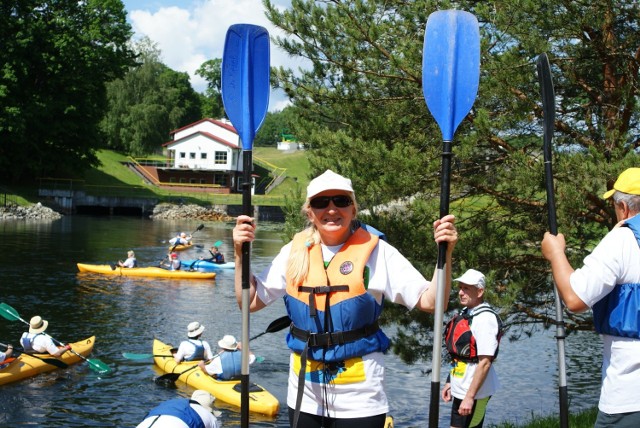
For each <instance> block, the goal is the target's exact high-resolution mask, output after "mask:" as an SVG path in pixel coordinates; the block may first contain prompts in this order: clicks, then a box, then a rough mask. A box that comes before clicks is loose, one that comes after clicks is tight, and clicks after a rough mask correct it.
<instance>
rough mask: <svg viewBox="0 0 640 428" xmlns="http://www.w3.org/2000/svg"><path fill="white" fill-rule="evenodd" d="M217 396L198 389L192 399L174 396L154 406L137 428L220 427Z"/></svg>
mask: <svg viewBox="0 0 640 428" xmlns="http://www.w3.org/2000/svg"><path fill="white" fill-rule="evenodd" d="M215 400H216V398H215V397H214V396H213V395H211V394H209V393H208V392H207V391H203V390H201V389H198V390H196V391H194V393H193V394H192V395H191V399H186V398H174V399H172V400H168V401H165V402H164V403H160V404H159V405H158V406H157V407H155V408H153V409H152V410H151V411H150V412H149V413H148V414H147V416H145V418H144V420H143V421H142V422H140V423H139V424H138V425H137V427H136V428H149V427H151V426H153V428H219V426H220V425H219V424H218V419H217V418H216V416H218V417H219V416H220V415H221V413H220V412H219V411H216V410H213V403H214V402H215Z"/></svg>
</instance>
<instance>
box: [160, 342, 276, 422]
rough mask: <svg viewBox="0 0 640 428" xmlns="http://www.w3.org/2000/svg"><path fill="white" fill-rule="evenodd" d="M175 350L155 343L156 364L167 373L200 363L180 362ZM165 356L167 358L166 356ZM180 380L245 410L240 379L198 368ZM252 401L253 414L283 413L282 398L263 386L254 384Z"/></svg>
mask: <svg viewBox="0 0 640 428" xmlns="http://www.w3.org/2000/svg"><path fill="white" fill-rule="evenodd" d="M171 348H172V346H171V345H168V344H166V343H163V342H162V341H160V340H158V339H154V340H153V355H154V358H153V361H154V362H155V363H156V365H157V366H158V367H160V369H161V370H162V371H164V372H166V373H181V372H183V371H185V370H187V369H188V368H190V367H193V366H194V365H197V364H198V362H197V361H184V362H182V363H179V364H178V363H176V361H175V360H174V359H173V356H172V355H171ZM164 355H166V357H165V356H164ZM178 380H181V381H182V382H184V383H186V384H187V385H189V386H191V387H193V388H196V389H204V390H205V391H208V392H210V393H211V394H212V395H213V396H214V397H216V399H218V400H220V401H224V402H225V403H229V404H232V405H234V406H237V407H241V401H240V384H241V382H240V381H239V380H227V381H224V380H217V379H214V378H213V377H211V376H209V375H208V374H206V373H204V372H203V371H202V370H201V369H200V368H198V367H196V368H194V369H192V370H189V371H187V372H186V373H184V374H182V375H181V376H180V377H179V378H178ZM249 398H250V401H249V411H250V412H253V413H260V414H263V415H268V416H275V415H277V414H278V411H279V410H280V403H279V402H278V399H277V398H276V397H274V396H273V395H272V394H271V393H270V392H269V391H267V390H266V389H264V388H262V387H261V386H260V385H255V384H253V385H251V387H250V389H249Z"/></svg>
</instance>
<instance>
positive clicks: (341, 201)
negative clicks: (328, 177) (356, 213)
mask: <svg viewBox="0 0 640 428" xmlns="http://www.w3.org/2000/svg"><path fill="white" fill-rule="evenodd" d="M333 203H334V204H335V206H336V207H338V208H345V207H348V206H349V205H351V198H350V197H348V196H334V197H333Z"/></svg>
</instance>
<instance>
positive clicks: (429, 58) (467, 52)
mask: <svg viewBox="0 0 640 428" xmlns="http://www.w3.org/2000/svg"><path fill="white" fill-rule="evenodd" d="M479 80H480V29H479V26H478V20H477V19H476V17H475V16H473V15H472V14H470V13H469V12H464V11H461V10H443V11H438V12H434V13H432V14H431V15H429V18H428V20H427V26H426V29H425V35H424V47H423V59H422V89H423V91H424V98H425V102H426V104H427V107H428V108H429V111H431V114H432V115H433V117H434V118H435V120H436V122H437V123H438V126H439V127H440V131H441V132H442V138H443V148H442V172H441V191H440V217H444V216H445V215H447V214H448V213H449V187H450V177H449V176H450V173H451V155H452V149H451V142H452V140H453V135H454V133H455V131H456V129H457V127H458V125H459V124H460V122H462V120H463V119H464V118H465V116H466V115H467V114H468V113H469V110H471V107H472V106H473V103H474V101H475V99H476V95H477V93H478V83H479ZM446 252H447V244H446V243H440V244H438V261H437V270H436V279H437V288H436V305H435V311H434V328H433V352H432V354H431V355H432V371H431V372H432V374H431V402H430V407H429V426H430V427H437V426H438V418H439V404H440V403H439V400H440V366H441V352H442V325H443V316H444V304H445V299H446V296H445V290H444V288H445V284H446V278H445V272H446V266H445V262H446Z"/></svg>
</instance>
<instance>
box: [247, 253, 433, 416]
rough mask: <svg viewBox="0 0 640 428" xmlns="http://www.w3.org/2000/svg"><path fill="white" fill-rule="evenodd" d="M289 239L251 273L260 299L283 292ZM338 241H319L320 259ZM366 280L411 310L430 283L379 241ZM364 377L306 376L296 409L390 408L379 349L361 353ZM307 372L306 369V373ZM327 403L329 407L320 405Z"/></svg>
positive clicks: (294, 387) (332, 412) (339, 412)
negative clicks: (321, 378) (326, 378)
mask: <svg viewBox="0 0 640 428" xmlns="http://www.w3.org/2000/svg"><path fill="white" fill-rule="evenodd" d="M291 246H292V244H291V243H289V244H287V245H285V246H284V247H283V248H282V249H281V250H280V253H279V254H278V255H277V256H276V257H275V258H274V259H273V261H272V262H271V265H269V266H268V267H267V268H266V269H265V270H264V271H263V272H262V273H261V274H260V275H257V276H256V283H257V287H256V293H257V296H258V297H259V298H260V300H262V301H263V302H264V303H265V304H270V303H273V302H274V301H275V300H277V299H279V298H282V297H283V296H284V295H285V294H286V285H287V281H286V270H287V261H288V258H289V253H290V252H291ZM341 247H342V245H339V246H332V247H327V246H325V245H322V254H323V256H324V260H325V261H329V260H331V259H332V258H333V256H334V255H335V254H336V253H337V252H338V251H339V250H340V248H341ZM367 267H369V284H368V288H367V292H368V293H369V294H371V295H372V296H374V297H375V298H376V300H377V301H378V302H379V303H382V301H383V299H384V298H385V297H386V298H387V299H388V300H391V301H392V302H394V303H399V304H402V305H404V306H406V307H407V308H408V309H412V308H413V307H414V306H415V305H416V304H417V303H418V300H419V299H420V296H421V295H422V293H423V292H424V291H425V290H427V289H428V288H429V285H430V282H429V281H427V280H426V279H425V278H424V276H422V274H421V273H420V272H418V271H417V270H416V269H415V268H414V267H413V266H412V265H411V263H409V261H408V260H407V259H406V258H405V257H404V256H403V255H402V254H400V252H399V251H398V250H397V249H395V248H394V247H393V246H391V245H390V244H388V243H387V242H385V241H382V240H380V241H379V242H378V245H377V246H376V248H375V249H374V250H373V251H372V253H371V256H370V257H369V260H368V261H367ZM295 358H296V356H295V354H294V353H292V354H291V357H290V364H289V388H288V394H287V405H288V406H289V407H291V408H293V409H295V407H296V397H297V392H298V373H297V372H296V371H295V370H294V361H295ZM362 360H363V367H362V373H363V374H364V380H362V381H358V382H353V383H338V382H330V383H329V384H326V383H316V382H314V381H312V380H310V379H307V380H306V381H305V387H304V395H303V398H302V405H301V411H302V412H305V413H310V414H315V415H322V414H325V415H328V416H330V417H335V418H361V417H368V416H375V415H380V414H383V413H387V412H388V411H389V404H388V402H387V396H386V394H385V392H384V389H383V384H384V358H383V354H382V353H380V352H374V353H372V354H368V355H365V356H363V357H362ZM308 375H309V374H308V373H307V376H308ZM324 403H328V408H327V409H325V408H323V404H324Z"/></svg>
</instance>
